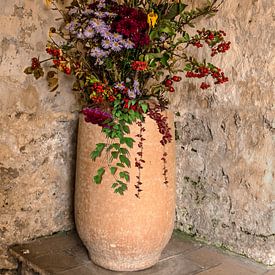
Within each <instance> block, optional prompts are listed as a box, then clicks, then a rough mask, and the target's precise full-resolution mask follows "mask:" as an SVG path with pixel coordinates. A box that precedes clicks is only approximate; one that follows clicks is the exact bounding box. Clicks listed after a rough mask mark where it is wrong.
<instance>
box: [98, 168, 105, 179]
mask: <svg viewBox="0 0 275 275" xmlns="http://www.w3.org/2000/svg"><path fill="white" fill-rule="evenodd" d="M104 173H105V169H104V167H100V168H99V169H98V170H97V174H98V175H99V176H101V177H102V176H103V174H104Z"/></svg>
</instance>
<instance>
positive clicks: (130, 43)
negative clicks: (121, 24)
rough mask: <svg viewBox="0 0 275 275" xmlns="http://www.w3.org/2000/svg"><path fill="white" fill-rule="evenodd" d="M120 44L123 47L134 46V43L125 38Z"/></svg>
mask: <svg viewBox="0 0 275 275" xmlns="http://www.w3.org/2000/svg"><path fill="white" fill-rule="evenodd" d="M121 45H122V46H123V48H125V49H133V48H134V46H135V43H134V42H132V41H131V40H130V39H127V40H122V41H121Z"/></svg>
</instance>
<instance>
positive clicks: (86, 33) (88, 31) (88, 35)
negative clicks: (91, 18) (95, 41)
mask: <svg viewBox="0 0 275 275" xmlns="http://www.w3.org/2000/svg"><path fill="white" fill-rule="evenodd" d="M83 35H84V36H85V38H92V37H94V35H95V32H94V29H93V27H92V26H88V27H87V28H86V29H85V31H84V32H83Z"/></svg>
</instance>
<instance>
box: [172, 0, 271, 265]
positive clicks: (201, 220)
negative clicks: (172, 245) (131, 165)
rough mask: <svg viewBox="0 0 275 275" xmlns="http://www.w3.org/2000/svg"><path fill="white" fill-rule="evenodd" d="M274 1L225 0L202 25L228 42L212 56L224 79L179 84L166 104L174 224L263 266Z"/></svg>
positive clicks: (267, 250)
mask: <svg viewBox="0 0 275 275" xmlns="http://www.w3.org/2000/svg"><path fill="white" fill-rule="evenodd" d="M189 2H194V1H189ZM273 7H274V1H272V0H263V1H257V0H253V1H252V0H242V1H234V0H230V1H229V0H226V1H225V3H224V5H223V8H222V9H221V10H220V12H219V14H218V15H217V16H216V17H214V18H213V19H211V21H209V23H207V24H208V26H209V27H210V28H221V29H223V30H225V31H226V32H227V39H229V40H230V41H231V42H232V48H231V50H230V51H229V52H228V54H225V55H224V57H221V58H218V57H214V58H213V62H215V63H217V65H220V66H221V67H223V68H224V70H225V72H226V74H227V75H228V76H229V78H230V82H229V83H228V84H226V85H224V86H219V87H216V88H215V89H212V90H211V91H210V92H209V91H207V92H205V91H199V90H198V89H197V87H196V86H194V84H190V83H188V82H185V84H184V85H183V87H181V92H180V94H177V95H176V97H175V98H174V102H173V103H174V106H175V109H176V110H179V111H180V116H179V117H177V118H176V119H177V123H176V124H177V131H178V136H179V139H178V141H177V160H178V162H177V164H178V167H177V179H178V189H177V222H176V227H177V228H179V229H181V230H183V231H185V232H187V233H189V234H192V235H194V236H196V237H197V238H200V239H203V240H205V241H207V242H210V243H212V244H216V245H219V246H223V247H225V248H227V249H230V250H232V251H235V252H237V253H240V254H244V255H246V256H248V257H251V258H254V259H255V260H257V261H261V262H263V263H265V264H269V265H271V264H275V179H274V171H275V149H274V148H275V135H274V134H275V108H274V99H275V97H274V95H275V93H274V84H275V83H274V81H275V78H274V71H275V62H274V42H275V41H274V27H275V24H274V15H275V14H274V8H273ZM203 22H205V21H201V22H200V24H201V25H202V23H203ZM193 83H194V82H193Z"/></svg>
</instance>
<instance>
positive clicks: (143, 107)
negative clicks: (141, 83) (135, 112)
mask: <svg viewBox="0 0 275 275" xmlns="http://www.w3.org/2000/svg"><path fill="white" fill-rule="evenodd" d="M139 106H140V107H141V109H142V111H143V113H146V112H147V111H148V104H146V103H144V102H140V104H139Z"/></svg>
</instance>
